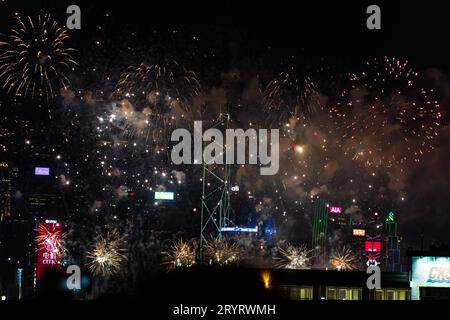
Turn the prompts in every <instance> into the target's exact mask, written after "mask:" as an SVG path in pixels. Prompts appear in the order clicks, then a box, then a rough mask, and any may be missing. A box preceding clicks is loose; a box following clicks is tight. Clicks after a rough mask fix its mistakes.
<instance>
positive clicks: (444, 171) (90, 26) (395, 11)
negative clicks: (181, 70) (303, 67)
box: [0, 0, 450, 245]
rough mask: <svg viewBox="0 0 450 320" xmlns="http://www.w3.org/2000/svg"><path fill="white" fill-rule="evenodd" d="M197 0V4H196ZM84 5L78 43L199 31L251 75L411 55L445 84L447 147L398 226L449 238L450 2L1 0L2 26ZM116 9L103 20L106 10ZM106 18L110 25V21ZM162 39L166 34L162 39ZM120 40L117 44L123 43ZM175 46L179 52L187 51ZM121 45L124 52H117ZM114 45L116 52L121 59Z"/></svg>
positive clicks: (229, 62)
mask: <svg viewBox="0 0 450 320" xmlns="http://www.w3.org/2000/svg"><path fill="white" fill-rule="evenodd" d="M194 2H195V4H193V3H194ZM70 4H78V5H79V6H80V7H81V11H82V30H80V31H75V32H74V38H75V40H76V47H77V48H78V49H80V52H81V53H82V54H83V52H89V50H90V48H89V46H90V43H91V41H92V38H93V37H94V35H95V27H96V26H97V25H107V30H106V31H105V32H108V33H109V34H110V35H111V38H112V39H126V34H127V32H131V31H135V32H136V33H138V34H139V35H138V37H145V36H146V35H147V33H148V34H149V36H152V37H155V39H156V37H164V32H162V33H161V35H162V36H161V35H157V36H155V35H152V30H162V31H166V32H170V31H171V30H174V29H177V30H181V32H182V33H185V34H192V35H198V36H199V38H200V39H201V42H200V43H199V44H198V46H200V47H201V49H202V50H205V51H208V50H212V51H214V52H216V55H217V59H216V60H215V62H218V64H219V65H214V66H212V65H208V62H207V61H206V63H205V64H204V65H203V68H205V69H210V68H213V67H215V68H217V69H218V70H219V74H220V71H227V70H228V69H232V68H237V69H239V70H241V71H244V72H245V71H247V72H248V73H249V74H252V73H255V72H257V71H256V70H258V69H260V68H261V67H264V66H267V68H269V69H270V68H272V66H273V65H275V64H277V63H278V62H279V61H283V60H288V58H289V56H292V55H294V56H302V55H305V56H307V57H308V59H310V60H311V61H315V62H316V64H317V61H320V59H321V58H324V59H325V60H326V61H327V64H332V65H336V66H338V68H340V67H343V66H353V65H358V64H359V63H361V57H367V58H369V57H376V56H383V55H388V56H398V57H407V58H408V59H409V60H410V61H411V62H412V63H413V65H414V66H415V67H416V68H417V69H419V70H422V71H424V72H425V73H426V74H427V75H428V76H429V78H430V79H432V80H433V81H434V83H435V85H436V86H437V87H438V88H439V90H440V93H441V97H442V98H443V102H444V104H443V107H444V117H445V118H444V119H445V122H444V124H443V130H442V135H441V137H440V142H439V143H438V144H439V145H440V148H439V149H438V150H437V151H436V153H435V154H434V155H433V157H430V158H429V159H428V160H427V161H425V162H424V163H422V167H421V168H420V170H417V171H416V172H414V173H413V174H412V175H411V177H410V179H409V181H408V184H409V190H410V197H411V199H410V202H409V205H408V208H407V217H406V215H405V217H404V220H403V222H404V224H403V226H402V227H401V231H403V232H404V233H406V234H408V235H409V236H410V239H411V242H412V244H416V245H417V243H418V242H417V241H419V240H418V239H419V238H418V236H417V235H418V234H420V232H421V230H422V229H423V230H424V232H425V234H426V241H427V242H431V241H434V240H436V241H441V242H450V236H449V235H448V232H447V230H448V226H450V201H449V200H448V196H449V194H450V191H449V190H450V183H449V179H450V170H448V162H449V160H450V147H449V142H450V129H449V128H450V127H449V123H448V109H449V101H450V86H449V76H448V75H449V74H450V62H449V57H450V45H449V41H448V33H449V31H450V18H449V16H450V11H449V10H448V7H449V5H448V4H446V1H426V2H425V1H421V2H415V1H414V2H412V1H370V2H369V1H308V2H306V1H272V2H268V1H242V0H241V1H114V2H113V1H95V2H94V1H61V0H54V1H50V0H47V1H44V0H34V1H17V0H14V1H13V0H4V1H3V0H2V1H0V30H5V28H7V27H8V26H9V25H10V23H11V20H12V16H13V14H14V12H16V11H19V12H20V13H21V14H22V15H27V14H35V13H36V12H39V11H42V12H51V13H52V14H53V15H54V16H55V17H56V18H57V19H58V20H60V21H64V20H65V17H66V13H65V9H66V7H67V6H68V5H70ZM370 4H378V5H380V7H381V10H382V30H376V31H370V30H367V28H366V18H367V14H366V13H365V11H366V8H367V6H368V5H370ZM106 13H108V14H109V15H110V16H109V18H108V19H106V18H105V14H106ZM105 20H107V23H106V24H103V23H102V22H104V21H105ZM155 41H156V42H157V43H158V44H159V45H160V46H163V47H164V46H165V45H166V42H165V41H164V39H161V38H158V39H157V40H155ZM118 47H120V46H119V45H118ZM165 49H166V50H170V51H178V55H179V56H180V57H181V58H182V57H183V56H184V55H188V54H189V52H188V51H189V50H187V49H186V48H183V45H180V47H179V48H165ZM118 50H119V49H118ZM115 54H119V53H116V52H114V51H113V52H109V55H111V59H114V56H115Z"/></svg>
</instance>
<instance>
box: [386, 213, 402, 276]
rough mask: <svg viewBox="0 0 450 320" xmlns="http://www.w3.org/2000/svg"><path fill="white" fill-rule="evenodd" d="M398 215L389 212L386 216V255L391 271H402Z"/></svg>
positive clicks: (387, 264)
mask: <svg viewBox="0 0 450 320" xmlns="http://www.w3.org/2000/svg"><path fill="white" fill-rule="evenodd" d="M397 227H398V223H397V216H396V214H395V213H394V212H392V211H391V212H389V213H388V215H387V218H386V224H385V231H386V255H385V264H386V266H385V268H386V271H389V272H401V271H402V270H401V269H402V266H401V261H400V238H399V236H398V230H397Z"/></svg>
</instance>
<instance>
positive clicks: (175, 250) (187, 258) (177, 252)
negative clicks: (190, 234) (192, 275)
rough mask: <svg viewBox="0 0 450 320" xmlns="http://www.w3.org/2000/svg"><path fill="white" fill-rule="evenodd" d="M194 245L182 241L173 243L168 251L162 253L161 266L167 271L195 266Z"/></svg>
mask: <svg viewBox="0 0 450 320" xmlns="http://www.w3.org/2000/svg"><path fill="white" fill-rule="evenodd" d="M195 251H196V246H195V244H190V243H188V242H184V241H181V240H180V241H178V242H176V243H174V244H173V245H172V246H171V248H170V250H169V251H165V252H163V253H162V254H163V256H164V258H163V261H164V262H163V264H165V265H166V266H167V267H168V268H169V269H174V268H178V267H191V266H193V265H194V264H195Z"/></svg>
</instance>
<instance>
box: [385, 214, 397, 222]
mask: <svg viewBox="0 0 450 320" xmlns="http://www.w3.org/2000/svg"><path fill="white" fill-rule="evenodd" d="M386 221H391V222H394V221H395V213H393V212H392V211H391V212H389V213H388V215H387V218H386Z"/></svg>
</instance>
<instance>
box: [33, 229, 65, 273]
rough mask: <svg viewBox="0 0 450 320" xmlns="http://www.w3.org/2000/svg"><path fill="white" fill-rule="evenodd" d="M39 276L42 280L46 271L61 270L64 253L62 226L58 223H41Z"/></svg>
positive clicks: (38, 261)
mask: <svg viewBox="0 0 450 320" xmlns="http://www.w3.org/2000/svg"><path fill="white" fill-rule="evenodd" d="M38 232H39V234H38V239H37V240H38V259H37V276H38V278H42V276H43V275H44V272H45V270H47V269H49V268H59V267H60V265H61V251H62V225H61V224H60V223H57V222H47V221H46V222H45V223H39V231H38Z"/></svg>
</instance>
